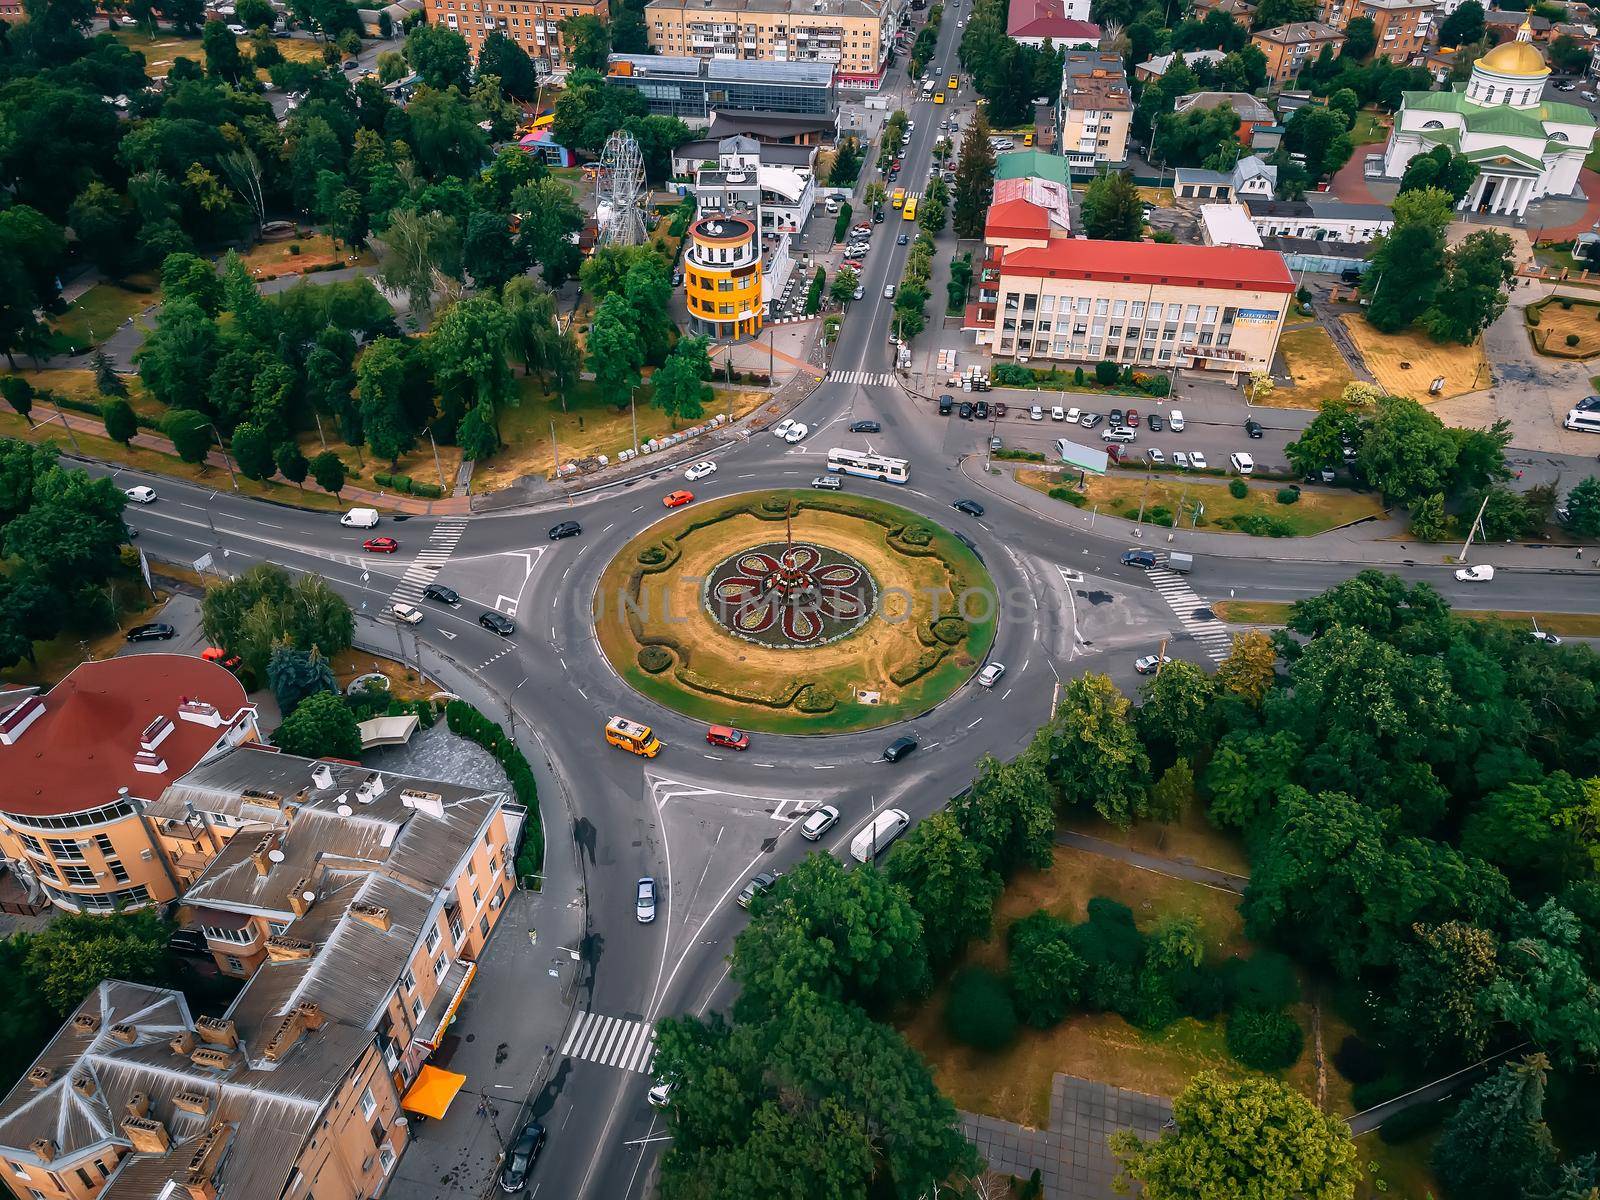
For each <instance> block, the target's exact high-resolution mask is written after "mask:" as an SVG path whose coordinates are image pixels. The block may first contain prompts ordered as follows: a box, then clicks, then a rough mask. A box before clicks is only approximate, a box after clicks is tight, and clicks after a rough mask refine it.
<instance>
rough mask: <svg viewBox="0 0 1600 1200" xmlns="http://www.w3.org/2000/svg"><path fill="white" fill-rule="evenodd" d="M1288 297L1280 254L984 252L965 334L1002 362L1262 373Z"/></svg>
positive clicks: (1078, 245)
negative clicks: (1115, 364) (1104, 361)
mask: <svg viewBox="0 0 1600 1200" xmlns="http://www.w3.org/2000/svg"><path fill="white" fill-rule="evenodd" d="M1293 295H1294V280H1293V278H1292V277H1291V276H1290V274H1289V271H1288V269H1287V268H1286V267H1285V266H1284V262H1283V256H1282V255H1281V254H1277V253H1274V252H1272V251H1267V250H1249V249H1235V248H1232V247H1226V246H1192V245H1164V244H1161V243H1159V242H1099V241H1081V240H1076V239H1063V240H1059V241H1052V242H1050V243H1049V244H1047V245H1045V246H1042V247H1038V248H1024V249H1020V250H1013V251H1009V252H997V251H996V250H993V249H991V250H988V251H987V252H986V254H985V258H984V261H983V265H982V272H981V274H980V277H979V281H978V300H977V302H976V303H975V304H972V305H969V306H968V309H967V314H966V320H965V322H964V327H965V328H968V329H971V330H973V331H974V332H975V333H976V335H977V342H978V344H979V345H980V346H987V347H988V348H989V350H990V352H991V353H992V354H993V355H994V356H995V357H996V358H997V359H1000V360H1010V361H1016V360H1018V359H1022V358H1028V359H1032V360H1038V359H1046V360H1057V361H1065V362H1072V361H1076V362H1098V361H1100V360H1102V359H1109V360H1111V361H1113V362H1118V363H1123V364H1126V365H1128V366H1132V367H1136V368H1138V367H1142V368H1146V369H1151V370H1167V369H1169V368H1178V367H1181V368H1184V369H1190V370H1201V371H1214V372H1219V373H1223V374H1226V375H1227V376H1228V377H1229V379H1230V380H1231V381H1235V382H1236V381H1237V380H1238V378H1239V377H1240V376H1241V375H1242V374H1248V373H1249V372H1252V371H1264V370H1266V369H1268V367H1269V366H1270V365H1271V363H1272V358H1273V355H1274V354H1275V353H1276V351H1277V345H1278V336H1279V334H1280V333H1281V332H1282V329H1283V320H1284V317H1285V315H1286V313H1287V311H1288V307H1289V304H1290V303H1291V301H1292V299H1293Z"/></svg>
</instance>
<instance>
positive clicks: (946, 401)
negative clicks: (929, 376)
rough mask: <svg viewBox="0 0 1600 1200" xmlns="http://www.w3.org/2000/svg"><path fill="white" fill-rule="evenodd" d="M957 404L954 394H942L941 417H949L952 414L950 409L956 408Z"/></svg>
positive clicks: (940, 403)
mask: <svg viewBox="0 0 1600 1200" xmlns="http://www.w3.org/2000/svg"><path fill="white" fill-rule="evenodd" d="M955 405H956V398H955V397H954V396H940V397H939V415H940V416H941V417H948V416H949V415H950V410H951V409H952V408H954V407H955Z"/></svg>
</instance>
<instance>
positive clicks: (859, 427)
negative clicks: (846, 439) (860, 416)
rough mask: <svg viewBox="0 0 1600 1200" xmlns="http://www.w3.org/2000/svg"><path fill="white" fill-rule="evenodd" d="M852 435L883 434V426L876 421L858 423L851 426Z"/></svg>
mask: <svg viewBox="0 0 1600 1200" xmlns="http://www.w3.org/2000/svg"><path fill="white" fill-rule="evenodd" d="M850 432H851V433H882V432H883V426H882V425H880V424H878V422H876V421H856V422H854V423H852V424H851V426H850Z"/></svg>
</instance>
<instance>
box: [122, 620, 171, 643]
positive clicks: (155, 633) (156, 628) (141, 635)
mask: <svg viewBox="0 0 1600 1200" xmlns="http://www.w3.org/2000/svg"><path fill="white" fill-rule="evenodd" d="M177 636H178V631H177V630H176V629H175V628H173V627H172V626H171V625H168V624H167V623H166V622H165V621H147V622H146V623H145V624H143V625H135V626H134V627H133V628H132V629H130V630H128V633H127V639H128V641H130V642H164V641H167V640H168V639H169V638H175V637H177Z"/></svg>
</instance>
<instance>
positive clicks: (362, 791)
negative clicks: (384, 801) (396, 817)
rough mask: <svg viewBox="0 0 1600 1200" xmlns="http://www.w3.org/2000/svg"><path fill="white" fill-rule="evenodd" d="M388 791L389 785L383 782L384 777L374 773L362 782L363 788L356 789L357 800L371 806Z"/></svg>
mask: <svg viewBox="0 0 1600 1200" xmlns="http://www.w3.org/2000/svg"><path fill="white" fill-rule="evenodd" d="M388 790H389V789H388V785H387V784H385V783H384V782H383V775H382V774H381V773H379V772H377V771H374V772H373V773H372V774H371V775H368V776H367V777H366V778H365V779H363V780H362V781H361V786H360V787H358V788H357V789H356V799H357V800H359V801H361V803H363V804H371V803H372V802H373V801H374V800H376V799H377V798H378V797H379V796H381V795H383V793H384V792H386V791H388Z"/></svg>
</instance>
